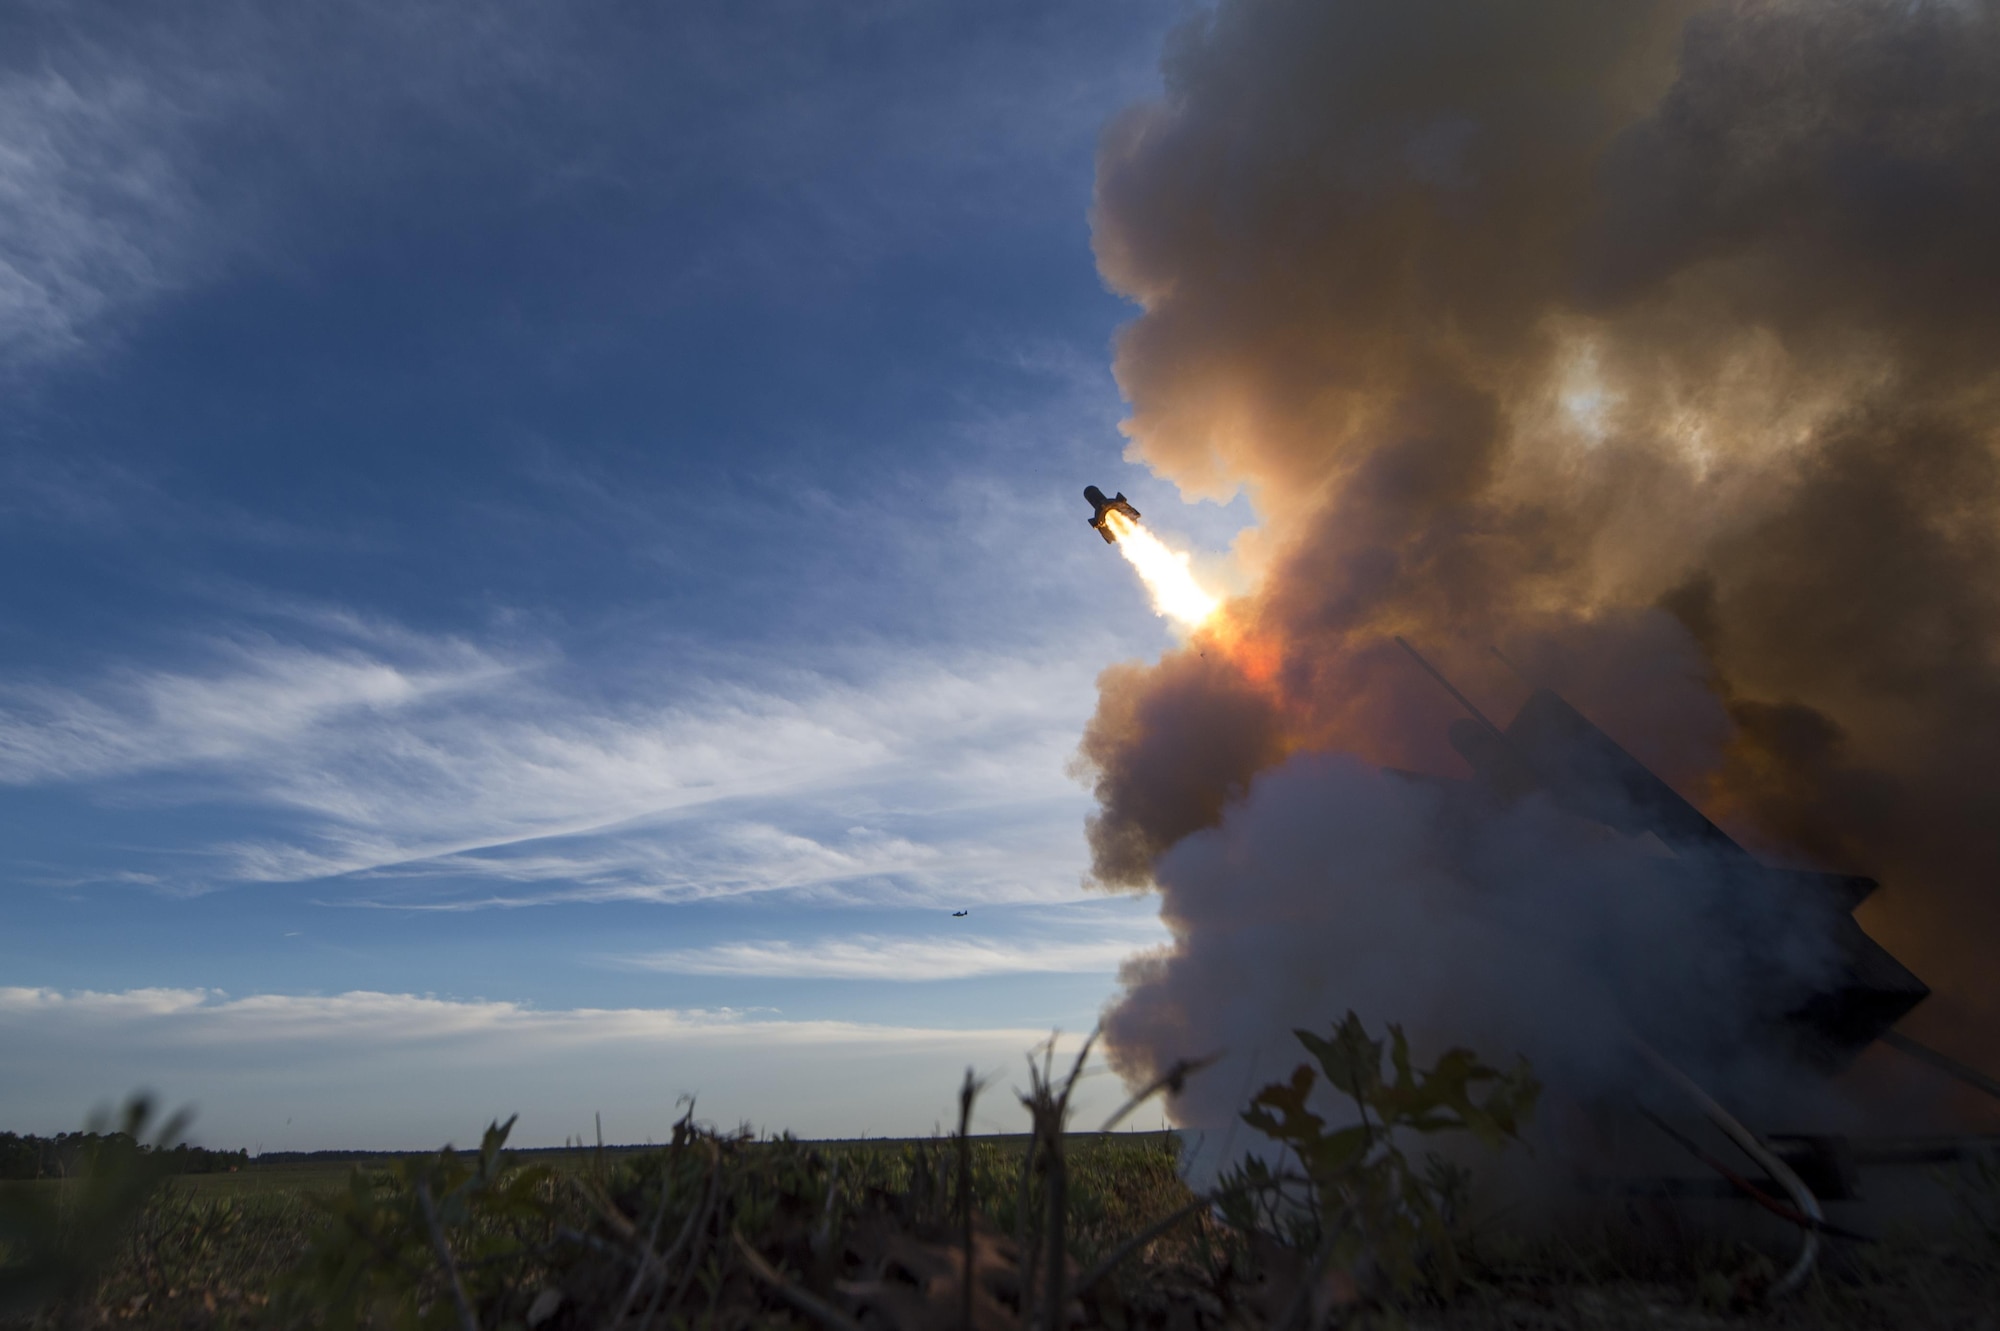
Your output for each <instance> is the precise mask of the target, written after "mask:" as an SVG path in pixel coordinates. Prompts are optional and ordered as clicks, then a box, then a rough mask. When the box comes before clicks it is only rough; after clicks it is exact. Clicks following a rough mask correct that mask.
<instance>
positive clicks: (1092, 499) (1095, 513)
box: [1083, 485, 1139, 545]
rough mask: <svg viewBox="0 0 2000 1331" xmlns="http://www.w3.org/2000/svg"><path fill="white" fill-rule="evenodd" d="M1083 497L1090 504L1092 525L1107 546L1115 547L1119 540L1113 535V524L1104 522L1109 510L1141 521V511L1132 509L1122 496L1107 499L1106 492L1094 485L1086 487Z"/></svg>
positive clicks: (1135, 520)
mask: <svg viewBox="0 0 2000 1331" xmlns="http://www.w3.org/2000/svg"><path fill="white" fill-rule="evenodd" d="M1083 497H1084V499H1085V500H1086V501H1087V502H1088V503H1089V504H1090V509H1091V513H1090V525H1091V526H1093V527H1095V528H1097V534H1098V535H1099V536H1102V537H1103V538H1104V543H1105V544H1106V545H1115V544H1117V541H1118V538H1117V537H1116V536H1114V535H1112V534H1111V524H1110V523H1108V522H1106V521H1105V520H1104V515H1105V513H1106V512H1107V511H1108V510H1110V509H1114V508H1115V509H1117V510H1118V511H1119V512H1120V513H1123V514H1124V515H1125V516H1126V517H1128V518H1130V519H1132V520H1133V521H1134V522H1137V521H1138V520H1139V510H1138V509H1136V508H1134V507H1132V505H1131V504H1130V503H1129V502H1128V501H1127V500H1126V498H1125V496H1124V495H1122V494H1121V495H1118V496H1117V497H1116V498H1113V499H1106V498H1105V497H1104V491H1102V490H1100V489H1098V488H1097V487H1096V486H1094V485H1086V486H1084V487H1083Z"/></svg>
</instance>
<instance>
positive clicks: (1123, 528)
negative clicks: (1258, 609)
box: [1104, 509, 1222, 629]
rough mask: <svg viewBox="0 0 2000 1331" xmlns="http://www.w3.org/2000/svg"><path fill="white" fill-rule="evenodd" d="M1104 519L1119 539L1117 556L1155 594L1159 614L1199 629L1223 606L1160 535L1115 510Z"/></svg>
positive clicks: (1154, 602)
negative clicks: (1120, 557) (1197, 580)
mask: <svg viewBox="0 0 2000 1331" xmlns="http://www.w3.org/2000/svg"><path fill="white" fill-rule="evenodd" d="M1104 520H1105V521H1106V522H1108V523H1109V524H1110V525H1111V532H1112V534H1113V535H1114V536H1116V537H1117V538H1118V539H1117V540H1116V541H1115V542H1114V544H1115V545H1116V546H1117V547H1118V553H1119V554H1121V555H1124V556H1125V562H1126V563H1128V564H1130V565H1131V566H1132V567H1133V569H1134V570H1136V571H1137V572H1138V574H1139V579H1140V581H1142V582H1144V583H1145V584H1146V590H1147V591H1148V592H1149V593H1151V594H1152V597H1153V609H1154V611H1155V612H1156V613H1157V614H1159V615H1161V616H1162V617H1164V618H1167V619H1171V620H1173V621H1175V622H1176V623H1178V624H1181V625H1183V626H1185V627H1187V628H1191V629H1192V628H1199V627H1200V626H1201V625H1202V624H1203V623H1204V622H1206V621H1207V620H1208V618H1209V617H1210V616H1211V615H1213V614H1214V613H1215V611H1216V608H1217V607H1218V606H1220V605H1221V604H1222V601H1221V598H1219V597H1217V596H1213V595H1211V594H1209V593H1208V592H1207V591H1205V590H1204V589H1203V588H1202V585H1201V584H1200V583H1199V582H1196V581H1195V578H1194V573H1193V572H1192V571H1191V570H1190V569H1189V568H1188V562H1189V561H1188V555H1187V553H1186V552H1185V551H1182V550H1169V549H1168V548H1167V547H1166V546H1165V545H1164V544H1162V543H1161V541H1160V539H1159V538H1158V537H1157V536H1155V535H1153V533H1151V532H1149V531H1147V530H1146V529H1145V528H1144V527H1141V526H1140V525H1139V524H1138V523H1136V522H1134V521H1132V519H1130V518H1128V517H1126V516H1125V515H1124V514H1123V513H1120V512H1118V511H1117V510H1116V509H1113V510H1111V511H1109V512H1107V513H1106V514H1105V515H1104Z"/></svg>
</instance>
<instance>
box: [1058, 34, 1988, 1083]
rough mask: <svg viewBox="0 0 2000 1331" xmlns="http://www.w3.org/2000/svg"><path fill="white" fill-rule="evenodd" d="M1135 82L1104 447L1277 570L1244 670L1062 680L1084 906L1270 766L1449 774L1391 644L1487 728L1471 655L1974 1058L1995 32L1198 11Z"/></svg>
mask: <svg viewBox="0 0 2000 1331" xmlns="http://www.w3.org/2000/svg"><path fill="white" fill-rule="evenodd" d="M1163 68H1164V73H1165V90H1164V94H1163V96H1162V97H1161V98H1160V100H1158V101H1156V102H1153V103H1149V104H1147V105H1143V106H1139V107H1135V108H1133V109H1131V110H1130V111H1128V112H1127V113H1126V114H1124V115H1123V116H1122V117H1120V118H1119V119H1118V120H1117V121H1116V122H1114V123H1113V124H1112V125H1111V126H1110V127H1109V128H1108V130H1107V132H1106V134H1105V137H1104V141H1103V145H1102V150H1101V154H1100V160H1099V168H1098V182H1097V201H1096V209H1095V214H1094V234H1095V243H1096V248H1097V254H1098V260H1099V264H1100V267H1101V269H1102V272H1103V274H1104V276H1105V278H1106V280H1107V281H1108V282H1109V283H1110V284H1111V285H1112V286H1114V287H1115V288H1116V289H1117V290H1119V291H1121V292H1124V293H1126V294H1128V295H1130V296H1131V297H1132V298H1134V299H1135V300H1137V301H1138V302H1139V303H1140V305H1141V306H1142V310H1143V312H1142V314H1141V315H1140V316H1139V317H1138V318H1137V319H1136V320H1135V321H1134V322H1133V323H1132V324H1130V325H1129V326H1128V327H1127V328H1126V329H1125V330H1124V331H1123V333H1122V334H1121V336H1120V338H1119V341H1118V347H1117V360H1116V370H1117V375H1118V379H1119V382H1120V384H1121V386H1122V387H1123V389H1124V390H1125V392H1126V393H1127V395H1128V396H1129V398H1130V400H1131V403H1132V411H1131V416H1130V419H1129V420H1128V422H1127V424H1126V430H1127V433H1128V434H1129V436H1130V440H1131V444H1130V450H1129V452H1130V456H1131V457H1132V458H1133V459H1135V460H1137V461H1140V462H1143V463H1145V464H1147V465H1148V466H1150V467H1152V468H1153V469H1154V470H1155V471H1157V472H1158V473H1159V474H1160V475H1162V476H1163V477H1165V478H1167V479H1169V480H1171V481H1173V482H1175V483H1176V484H1178V485H1179V486H1180V487H1181V489H1182V490H1183V492H1184V493H1187V494H1189V495H1196V496H1211V497H1222V496H1226V495H1227V494H1229V493H1231V492H1233V491H1235V490H1237V489H1239V488H1240V489H1244V490H1247V492H1248V493H1249V495H1250V497H1251V498H1252V500H1253V501H1254V503H1255V504H1256V506H1257V509H1258V511H1259V513H1260V515H1261V516H1262V518H1263V520H1264V523H1265V528H1266V531H1265V537H1266V541H1267V546H1268V548H1271V549H1273V550H1274V551H1276V552H1277V554H1276V557H1275V558H1274V560H1273V561H1272V563H1271V566H1270V571H1269V574H1268V577H1267V579H1266V580H1265V582H1264V583H1263V585H1262V586H1261V587H1260V588H1259V589H1258V590H1257V591H1256V592H1255V593H1254V594H1253V595H1251V596H1248V597H1245V598H1242V599H1240V600H1239V601H1237V602H1235V603H1233V604H1232V605H1231V606H1229V607H1228V608H1227V609H1226V610H1225V612H1224V613H1225V615H1226V616H1227V617H1228V622H1229V624H1230V625H1231V626H1232V631H1233V632H1236V633H1239V634H1240V635H1241V641H1242V642H1245V643H1254V644H1255V645H1256V650H1255V652H1254V653H1252V652H1249V651H1247V649H1246V651H1245V652H1244V653H1242V654H1239V653H1236V652H1230V651H1224V652H1219V653H1217V652H1211V653H1209V654H1208V655H1202V654H1201V652H1202V646H1201V644H1200V643H1199V642H1195V643H1191V644H1190V645H1189V646H1188V647H1186V648H1184V649H1182V650H1179V651H1176V652H1174V653H1171V654H1169V655H1168V657H1166V658H1165V659H1164V660H1162V661H1161V662H1159V663H1158V664H1156V665H1151V666H1121V667H1118V668H1116V669H1113V670H1111V671H1109V672H1107V673H1106V675H1105V676H1104V678H1103V681H1102V697H1101V702H1100V706H1099V710H1098V714H1097V716H1096V718H1095V720H1094V721H1093V722H1092V724H1091V726H1090V729H1089V731H1088V734H1087V735H1086V737H1085V740H1084V743H1083V748H1082V758H1083V760H1084V762H1085V764H1086V765H1087V767H1088V768H1089V770H1090V772H1091V773H1092V774H1093V777H1094V780H1095V782H1096V790H1097V795H1098V799H1099V803H1100V809H1099V812H1098V814H1097V816H1096V818H1095V819H1094V820H1093V822H1092V825H1091V840H1092V846H1093V850H1094V854H1095V863H1096V872H1097V875H1098V877H1099V879H1100V880H1101V881H1102V882H1104V883H1105V884H1107V885H1133V884H1138V883H1143V882H1145V881H1146V880H1147V878H1148V876H1149V868H1150V865H1151V863H1152V861H1153V859H1154V857H1156V856H1157V855H1158V854H1160V853H1161V852H1162V851H1164V850H1165V849H1166V848H1167V847H1169V846H1171V845H1173V844H1174V843H1176V842H1177V841H1179V840H1180V839H1181V838H1183V837H1185V836H1186V835H1187V834H1188V833H1190V832H1192V831H1195V830H1197V829H1199V828H1202V827H1205V826H1209V825H1212V824H1213V823H1214V822H1215V821H1216V819H1217V817H1218V816H1219V814H1220V811H1221V810H1222V809H1223V808H1224V807H1225V806H1226V805H1227V804H1228V803H1229V802H1230V801H1232V800H1234V799H1235V798H1237V797H1238V796H1240V795H1241V794H1242V793H1243V792H1244V791H1245V790H1246V789H1247V788H1248V785H1249V783H1250V782H1251V781H1252V780H1253V779H1254V777H1255V776H1256V775H1257V773H1259V772H1260V771H1263V770H1266V769H1267V768H1269V767H1271V766H1272V765H1273V764H1275V763H1277V762H1278V761H1280V760H1281V759H1282V758H1284V757H1285V756H1286V755H1288V754H1290V753H1293V752H1296V751H1298V750H1300V749H1326V750H1344V751H1351V752H1353V753H1356V754H1358V755H1360V756H1361V757H1363V758H1365V759H1367V760H1369V761H1371V762H1375V763H1381V764H1388V765H1394V766H1406V767H1413V768H1421V769H1428V770H1433V771H1439V772H1445V773H1451V774H1458V773H1461V772H1462V771H1463V768H1462V765H1460V764H1459V762H1458V760H1457V758H1456V756H1455V755H1454V754H1452V752H1451V751H1450V750H1449V749H1448V747H1446V745H1445V743H1444V739H1443V732H1444V728H1445V726H1446V724H1447V723H1448V722H1449V720H1450V719H1451V716H1452V711H1451V708H1450V704H1449V703H1448V702H1446V701H1445V700H1444V699H1442V697H1441V696H1440V695H1439V694H1438V693H1437V692H1436V690H1435V686H1434V685H1433V684H1431V683H1430V682H1429V681H1428V680H1427V679H1425V678H1424V677H1422V676H1421V675H1420V674H1419V673H1418V672H1416V671H1414V670H1413V669H1411V668H1410V666H1409V663H1408V662H1407V660H1406V659H1404V658H1403V657H1401V655H1400V654H1399V653H1398V652H1396V650H1395V649H1394V648H1393V647H1392V646H1390V645H1389V642H1390V638H1391V635H1394V634H1398V633H1400V634H1403V635H1406V636H1408V637H1409V638H1411V639H1412V640H1414V641H1416V642H1417V643H1418V644H1419V645H1420V646H1422V647H1424V648H1425V649H1426V650H1427V651H1430V652H1432V653H1433V654H1434V655H1435V656H1436V658H1437V659H1438V660H1439V663H1440V664H1441V665H1443V666H1444V667H1445V668H1446V669H1447V670H1449V671H1452V672H1454V673H1455V674H1456V675H1458V676H1460V677H1461V678H1462V682H1463V684H1464V686H1465V687H1466V688H1467V689H1468V691H1469V692H1472V693H1473V695H1474V696H1475V697H1476V698H1479V699H1480V700H1481V701H1482V703H1484V704H1485V705H1487V706H1488V707H1489V708H1490V709H1491V710H1492V711H1494V712H1495V713H1497V714H1498V719H1499V720H1501V721H1502V722H1503V723H1504V721H1505V720H1506V718H1507V717H1508V716H1509V715H1511V711H1512V707H1513V706H1514V705H1515V703H1517V702H1518V700H1519V699H1520V697H1521V696H1522V695H1523V694H1524V693H1525V691H1526V690H1525V686H1524V685H1523V684H1522V683H1521V682H1520V681H1519V680H1518V679H1516V678H1515V677H1513V676H1512V675H1511V674H1510V673H1509V672H1508V671H1507V670H1506V669H1505V668H1504V667H1502V666H1500V665H1499V664H1498V663H1497V662H1495V661H1494V660H1493V658H1492V657H1491V656H1490V655H1489V654H1488V653H1487V647H1488V645H1489V644H1497V645H1500V646H1501V647H1503V648H1504V649H1506V651H1507V653H1508V655H1509V656H1510V657H1511V658H1512V659H1514V660H1515V661H1516V663H1517V664H1518V665H1520V666H1521V668H1522V669H1523V670H1524V671H1525V672H1527V673H1528V674H1530V675H1531V676H1533V677H1534V678H1536V679H1537V680H1538V681H1540V682H1547V683H1551V684H1553V685H1555V686H1556V687H1558V688H1559V689H1560V690H1562V691H1563V692H1564V693H1565V694H1566V696H1568V697H1569V698H1570V699H1571V701H1573V702H1574V703H1576V704H1577V705H1578V706H1579V707H1581V708H1582V709H1583V710H1584V711H1585V712H1586V713H1588V714H1589V715H1591V716H1592V717H1593V718H1594V719H1595V720H1597V721H1598V722H1599V723H1600V724H1602V725H1603V726H1604V727H1605V728H1606V729H1607V730H1609V731H1610V732H1611V733H1612V734H1613V735H1614V736H1615V737H1616V738H1618V739H1619V740H1620V741H1621V742H1623V743H1624V744H1625V745H1626V746H1627V747H1628V748H1630V749H1631V750H1632V751H1634V752H1635V753H1636V754H1638V755H1639V756H1640V757H1642V758H1644V759H1645V760H1647V761H1648V762H1649V763H1651V764H1653V765H1654V766H1655V768H1656V770H1659V771H1660V772H1661V774H1662V775H1663V776H1666V777H1667V778H1668V779H1669V780H1670V781H1672V782H1674V783H1675V784H1676V785H1678V786H1679V787H1680V788H1681V789H1682V790H1683V791H1685V792H1686V793H1688V794H1689V795H1690V796H1692V797H1694V798H1696V799H1697V800H1699V801H1701V802H1703V803H1704V804H1705V806H1706V807H1708V808H1709V809H1710V810H1711V811H1712V812H1714V813H1716V814H1717V815H1718V816H1719V817H1722V818H1723V819H1725V820H1726V821H1727V822H1728V823H1729V825H1730V826H1732V827H1733V828H1734V829H1736V830H1737V831H1739V833H1741V834H1742V835H1744V836H1745V837H1746V838H1748V839H1750V840H1751V841H1752V842H1753V843H1754V844H1756V845H1757V846H1758V847H1759V849H1760V850H1762V851H1764V852H1765V853H1767V854H1771V855H1773V856H1790V857H1794V858H1804V859H1810V860H1817V861H1819V862H1821V863H1823V864H1824V865H1825V866H1827V867H1837V868H1840V869H1844V870H1851V871H1857V872H1867V873H1872V874H1876V875H1878V876H1880V877H1881V878H1882V879H1883V880H1884V882H1885V884H1886V887H1885V890H1884V891H1883V892H1881V893H1879V894H1878V895H1877V897H1876V898H1875V899H1874V900H1873V901H1872V902H1871V903H1870V904H1869V905H1868V906H1867V907H1866V908H1864V910H1863V912H1862V918H1863V920H1864V923H1866V924H1867V926H1868V927H1869V928H1870V929H1871V930H1872V931H1873V932H1874V933H1875V934H1876V935H1877V936H1878V937H1879V938H1881V939H1882V940H1883V941H1884V942H1885V943H1886V944H1887V945H1888V946H1890V947H1891V948H1892V949H1894V950H1895V951H1896V952H1897V953H1898V954H1899V955H1901V956H1902V958H1903V959H1904V960H1905V961H1906V962H1908V963H1909V964H1910V965H1911V966H1912V967H1913V968H1914V969H1916V970H1917V971H1918V972H1919V973H1920V974H1921V975H1923V976H1924V978H1925V979H1926V980H1928V981H1929V982H1930V983H1931V984H1932V985H1933V986H1934V987H1935V988H1936V989H1937V990H1938V996H1937V997H1936V998H1935V999H1934V1000H1933V1001H1932V1002H1931V1003H1930V1004H1928V1005H1927V1006H1926V1008H1925V1009H1923V1010H1921V1011H1920V1013H1919V1018H1918V1022H1917V1023H1916V1024H1917V1028H1918V1029H1919V1030H1920V1031H1922V1030H1926V1029H1928V1031H1929V1033H1932V1034H1933V1035H1935V1036H1938V1037H1939V1038H1947V1039H1955V1040H1958V1041H1960V1044H1959V1047H1960V1048H1961V1049H1965V1048H1968V1045H1967V1044H1966V1043H1965V1042H1966V1041H1968V1040H1974V1039H1975V1037H1980V1036H1986V1037H1990V1035H1991V1033H1992V1032H1993V1031H1994V1030H1995V1029H2000V971H1996V970H1995V968H1994V966H1993V964H1992V960H1991V958H1992V955H1993V952H1994V949H1995V948H1996V946H2000V771H1996V761H2000V461H1997V460H1996V459H1997V458H2000V245H1996V244H1995V243H1994V239H1993V238H1994V237H1995V236H2000V7H1996V5H1995V4H1993V3H1985V2H1975V0H1951V2H1950V3H1947V2H1946V0H1914V2H1912V0H1894V2H1893V3H1891V2H1889V0H1764V2H1760V3H1726V4H1719V5H1707V6H1695V5H1689V4H1681V3H1644V2H1641V0H1631V2H1620V0H1522V2H1521V3H1514V4H1494V3H1491V0H1400V2H1399V3H1396V4H1383V3H1378V2H1375V0H1323V2H1322V3H1313V4H1301V3H1296V0H1224V3H1222V4H1220V5H1219V6H1218V7H1217V8H1216V9H1215V10H1214V12H1213V13H1210V14H1203V15H1201V16H1199V17H1197V18H1195V19H1193V20H1191V21H1190V22H1189V23H1188V24H1187V25H1186V26H1184V27H1183V28H1182V29H1181V30H1180V31H1179V32H1178V33H1177V34H1176V35H1175V37H1174V38H1173V39H1172V41H1171V43H1170V46H1169V49H1168V51H1167V54H1166V57H1165V61H1164V66H1163ZM1249 659H1255V660H1256V661H1258V662H1260V663H1261V664H1260V666H1259V667H1258V668H1257V669H1255V670H1251V671H1245V670H1244V669H1241V668H1239V662H1240V661H1241V660H1249ZM1166 914H1167V916H1168V918H1169V922H1170V923H1172V922H1173V903H1171V902H1168V903H1167V908H1166ZM1925 1020H1928V1021H1929V1022H1930V1026H1929V1027H1928V1028H1926V1027H1924V1026H1923V1025H1922V1023H1923V1022H1924V1021H1925ZM1979 1047H1983V1048H1986V1049H1989V1050H1990V1049H1992V1048H1994V1047H1995V1045H1994V1043H1993V1042H1992V1041H1991V1040H1990V1038H1989V1039H1986V1040H1985V1041H1984V1043H1983V1044H1981V1045H1979Z"/></svg>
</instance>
